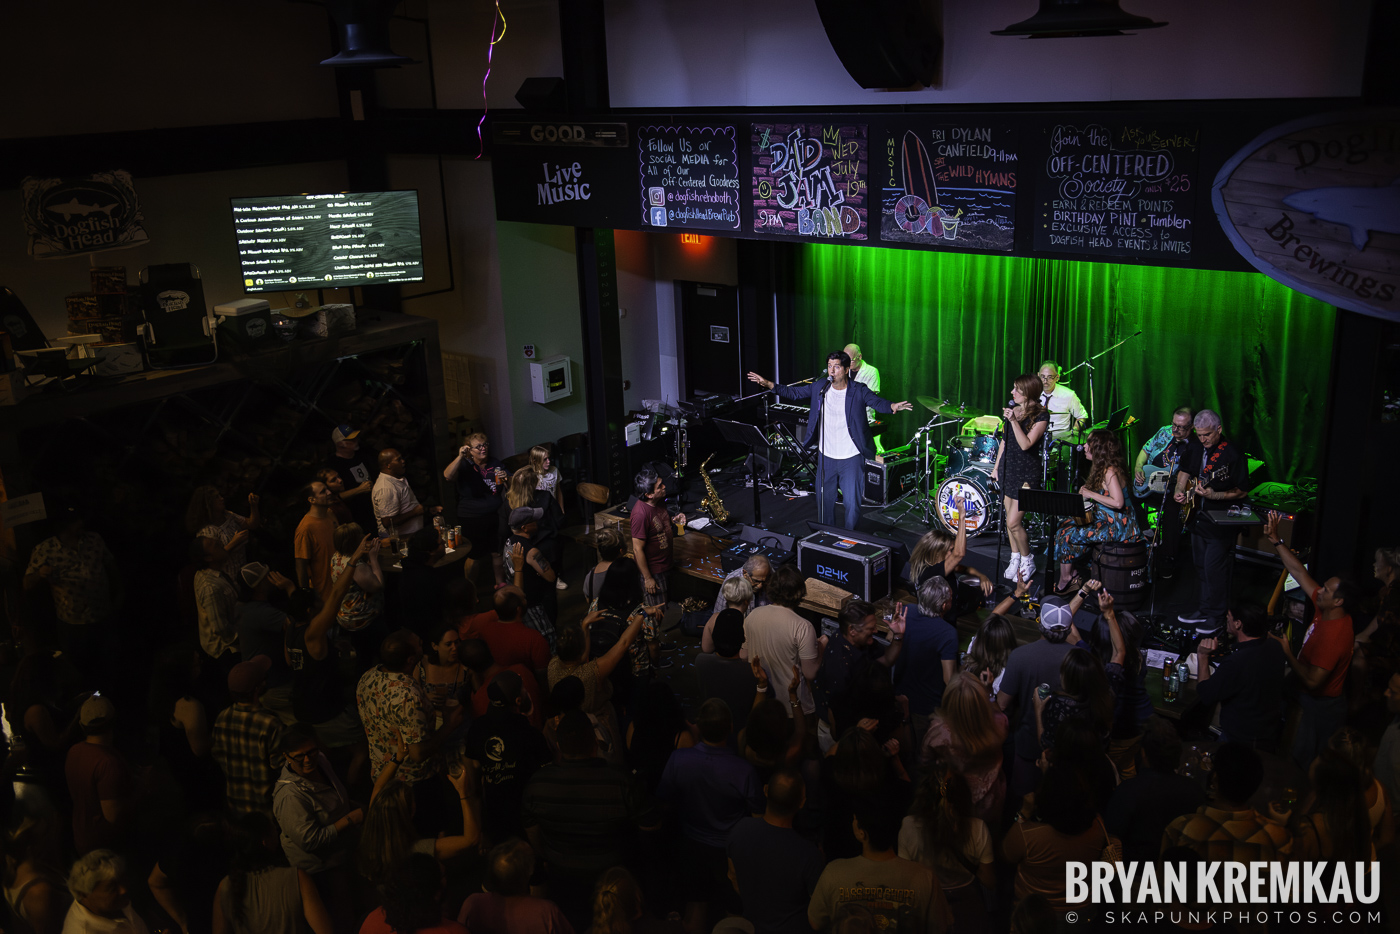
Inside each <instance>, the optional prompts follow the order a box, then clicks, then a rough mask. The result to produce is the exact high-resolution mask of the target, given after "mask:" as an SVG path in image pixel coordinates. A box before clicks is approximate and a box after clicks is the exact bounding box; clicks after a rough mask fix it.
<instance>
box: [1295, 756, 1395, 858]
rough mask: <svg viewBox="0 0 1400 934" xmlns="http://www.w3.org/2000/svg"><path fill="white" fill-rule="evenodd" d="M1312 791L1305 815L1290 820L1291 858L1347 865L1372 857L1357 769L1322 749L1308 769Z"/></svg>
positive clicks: (1343, 759) (1346, 760)
mask: <svg viewBox="0 0 1400 934" xmlns="http://www.w3.org/2000/svg"><path fill="white" fill-rule="evenodd" d="M1308 780H1309V781H1310V782H1311V783H1312V786H1313V790H1312V796H1311V798H1310V801H1309V804H1308V806H1307V807H1306V808H1305V809H1304V810H1305V812H1304V813H1303V814H1301V815H1299V816H1298V817H1297V818H1295V819H1294V821H1293V858H1294V859H1296V860H1319V859H1327V860H1336V861H1337V862H1339V863H1345V864H1348V865H1350V864H1351V863H1353V862H1357V861H1369V860H1374V859H1375V858H1376V847H1375V844H1374V843H1372V842H1371V819H1370V816H1369V815H1368V814H1367V813H1366V793H1365V785H1364V783H1363V780H1362V774H1361V770H1360V769H1358V768H1357V767H1356V766H1355V765H1354V764H1353V763H1352V761H1351V760H1350V759H1348V758H1347V757H1346V756H1344V755H1342V754H1341V753H1339V752H1335V751H1333V750H1331V749H1324V750H1323V751H1322V755H1320V756H1318V757H1317V758H1316V759H1314V760H1313V763H1312V767H1311V768H1310V769H1309V770H1308Z"/></svg>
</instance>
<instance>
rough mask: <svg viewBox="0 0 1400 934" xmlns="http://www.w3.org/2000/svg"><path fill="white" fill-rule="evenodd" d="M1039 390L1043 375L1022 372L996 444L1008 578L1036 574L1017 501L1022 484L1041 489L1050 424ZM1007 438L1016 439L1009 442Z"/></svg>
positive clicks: (1016, 382) (1020, 578)
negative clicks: (1042, 453)
mask: <svg viewBox="0 0 1400 934" xmlns="http://www.w3.org/2000/svg"><path fill="white" fill-rule="evenodd" d="M1040 393H1041V385H1040V377H1039V376H1036V375H1035V374H1034V373H1022V374H1021V375H1020V376H1018V377H1016V381H1015V382H1014V383H1013V384H1012V386H1011V401H1012V402H1013V403H1014V404H1015V405H1014V407H1013V408H1006V409H1002V410H1001V417H1002V419H1003V420H1004V421H1005V423H1006V424H1005V425H1004V426H1003V434H1002V438H1001V443H1000V444H998V445H997V460H996V464H995V466H994V467H993V468H992V473H993V475H994V476H995V477H996V478H997V483H999V484H1001V504H1002V508H1003V509H1004V510H1005V515H1006V536H1007V538H1009V539H1011V563H1010V564H1009V565H1008V566H1007V568H1006V573H1005V575H1004V576H1005V577H1006V579H1007V580H1025V581H1028V580H1030V579H1031V577H1032V576H1033V575H1034V574H1035V559H1034V558H1032V557H1031V541H1030V536H1029V535H1027V534H1026V530H1025V528H1024V527H1023V526H1022V525H1021V507H1020V505H1019V504H1018V503H1017V502H1016V491H1017V490H1019V489H1021V488H1022V487H1029V488H1031V489H1033V490H1038V489H1040V481H1041V477H1042V475H1043V472H1044V465H1043V464H1042V463H1041V458H1040V445H1041V443H1042V442H1043V441H1044V439H1045V429H1046V427H1047V426H1048V425H1049V424H1050V413H1049V412H1047V411H1046V410H1045V408H1044V406H1042V405H1041V404H1040ZM1008 440H1011V441H1012V442H1014V443H1012V444H1007V443H1006V442H1007V441H1008Z"/></svg>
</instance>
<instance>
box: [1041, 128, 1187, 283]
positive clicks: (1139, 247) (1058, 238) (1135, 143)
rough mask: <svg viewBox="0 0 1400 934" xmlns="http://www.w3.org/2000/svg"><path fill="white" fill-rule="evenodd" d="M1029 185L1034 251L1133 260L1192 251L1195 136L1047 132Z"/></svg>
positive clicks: (1177, 131)
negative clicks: (1037, 169)
mask: <svg viewBox="0 0 1400 934" xmlns="http://www.w3.org/2000/svg"><path fill="white" fill-rule="evenodd" d="M1047 143H1048V152H1047V153H1046V154H1045V156H1044V161H1043V162H1042V163H1041V167H1040V175H1039V178H1038V179H1037V182H1036V224H1035V248H1036V249H1037V250H1046V251H1050V252H1057V253H1097V254H1101V255H1104V256H1134V257H1141V258H1143V259H1146V260H1148V261H1154V260H1159V259H1164V258H1166V256H1167V255H1169V254H1175V255H1178V256H1181V257H1182V258H1185V257H1187V256H1189V255H1190V253H1191V245H1192V239H1193V236H1194V228H1195V217H1194V215H1195V205H1196V189H1197V187H1198V185H1197V180H1196V160H1197V155H1198V151H1199V144H1200V131H1199V130H1198V129H1196V128H1194V127H1190V128H1187V127H1161V126H1154V125H1152V124H1150V123H1146V122H1132V123H1121V124H1116V125H1104V124H1100V123H1092V122H1085V123H1083V124H1077V125H1076V124H1069V123H1062V124H1056V125H1054V126H1051V127H1050V128H1049V130H1048V138H1047Z"/></svg>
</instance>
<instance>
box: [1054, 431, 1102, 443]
mask: <svg viewBox="0 0 1400 934" xmlns="http://www.w3.org/2000/svg"><path fill="white" fill-rule="evenodd" d="M1092 430H1093V429H1091V428H1076V429H1073V430H1071V431H1057V432H1055V433H1054V438H1055V441H1057V442H1059V443H1061V444H1085V443H1086V442H1088V440H1089V432H1091V431H1092Z"/></svg>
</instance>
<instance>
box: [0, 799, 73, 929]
mask: <svg viewBox="0 0 1400 934" xmlns="http://www.w3.org/2000/svg"><path fill="white" fill-rule="evenodd" d="M45 835H46V834H45V832H44V826H43V825H42V824H40V823H37V822H33V821H26V822H25V823H24V824H22V825H20V827H19V829H18V830H14V831H10V832H6V833H5V835H4V837H3V842H2V844H0V845H2V846H3V851H4V854H5V872H4V888H5V901H6V903H7V904H8V905H9V907H10V920H9V921H6V922H5V930H6V931H9V932H10V934H59V931H61V930H62V929H63V921H64V915H65V914H67V912H68V905H69V903H70V902H71V901H72V899H71V898H70V897H69V894H68V883H67V881H66V880H65V879H64V877H63V873H62V872H61V871H60V870H59V869H58V868H57V867H55V866H51V865H49V864H48V862H47V861H46V860H45V859H44V858H43V857H42V856H41V851H43V850H44V849H46V847H45V845H44V843H43V842H42V840H43V837H44V836H45Z"/></svg>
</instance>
